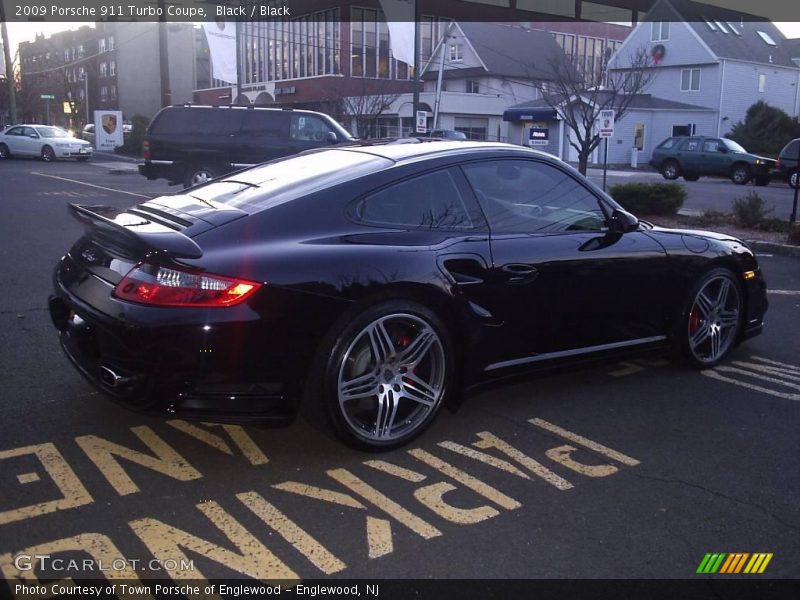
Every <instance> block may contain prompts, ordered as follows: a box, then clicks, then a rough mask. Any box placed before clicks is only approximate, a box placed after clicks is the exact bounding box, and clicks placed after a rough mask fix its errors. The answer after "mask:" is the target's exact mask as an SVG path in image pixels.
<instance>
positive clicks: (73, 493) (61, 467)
mask: <svg viewBox="0 0 800 600" xmlns="http://www.w3.org/2000/svg"><path fill="white" fill-rule="evenodd" d="M30 454H33V455H34V456H36V458H38V459H39V462H41V463H42V466H43V467H44V470H45V471H46V472H47V474H48V475H49V476H50V479H52V480H53V483H54V484H55V486H56V488H58V491H59V493H60V494H61V498H58V499H56V500H47V501H44V502H37V503H35V504H29V505H27V506H21V507H17V508H11V509H8V510H4V511H0V525H5V524H6V523H13V522H14V521H24V520H25V519H30V518H32V517H37V516H39V515H46V514H49V513H53V512H56V511H59V510H67V509H70V508H75V507H77V506H83V505H85V504H91V503H92V502H94V499H93V498H92V496H91V495H90V494H89V492H88V491H87V489H86V488H85V487H84V486H83V483H81V480H80V479H78V476H77V475H75V471H73V470H72V468H71V467H70V466H69V464H68V463H67V461H66V460H64V457H63V456H62V455H61V453H60V452H59V451H58V449H57V448H56V447H55V445H54V444H52V443H49V442H48V443H46V444H37V445H35V446H24V447H22V448H12V449H11V450H3V451H2V452H0V461H2V460H6V459H9V458H16V457H19V456H27V455H30ZM20 483H22V481H20ZM6 492H7V490H4V493H6Z"/></svg>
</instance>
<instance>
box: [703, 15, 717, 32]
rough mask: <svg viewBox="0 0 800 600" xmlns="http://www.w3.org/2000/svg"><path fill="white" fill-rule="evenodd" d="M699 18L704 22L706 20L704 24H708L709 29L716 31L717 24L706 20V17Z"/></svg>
mask: <svg viewBox="0 0 800 600" xmlns="http://www.w3.org/2000/svg"><path fill="white" fill-rule="evenodd" d="M701 19H703V21H705V22H706V25H708V28H709V29H710V30H711V31H716V30H717V26H716V25H714V23H712V22H711V21H709V20H708V19H706V18H705V17H701Z"/></svg>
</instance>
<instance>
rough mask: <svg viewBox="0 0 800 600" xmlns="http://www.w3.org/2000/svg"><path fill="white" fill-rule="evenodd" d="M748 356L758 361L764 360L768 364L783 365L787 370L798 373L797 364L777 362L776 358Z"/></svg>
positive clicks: (799, 369)
mask: <svg viewBox="0 0 800 600" xmlns="http://www.w3.org/2000/svg"><path fill="white" fill-rule="evenodd" d="M750 358H751V359H753V360H758V361H760V362H764V363H767V364H770V365H775V366H778V367H783V368H784V369H786V370H787V371H796V372H798V373H800V367H798V366H797V365H789V364H786V363H782V362H779V361H777V360H772V359H770V358H764V357H763V356H751V357H750Z"/></svg>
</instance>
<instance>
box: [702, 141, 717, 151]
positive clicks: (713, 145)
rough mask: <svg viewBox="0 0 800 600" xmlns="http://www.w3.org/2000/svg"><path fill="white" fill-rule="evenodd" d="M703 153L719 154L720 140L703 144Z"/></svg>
mask: <svg viewBox="0 0 800 600" xmlns="http://www.w3.org/2000/svg"><path fill="white" fill-rule="evenodd" d="M703 152H719V140H706V141H705V142H703Z"/></svg>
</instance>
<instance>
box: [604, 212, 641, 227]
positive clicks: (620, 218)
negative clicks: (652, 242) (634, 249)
mask: <svg viewBox="0 0 800 600" xmlns="http://www.w3.org/2000/svg"><path fill="white" fill-rule="evenodd" d="M638 228H639V219H637V218H636V217H635V216H634V215H632V214H631V213H629V212H628V211H626V210H622V209H620V208H617V209H614V212H613V213H611V220H610V222H609V225H608V230H609V231H611V232H613V233H630V232H632V231H636V230H637V229H638Z"/></svg>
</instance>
